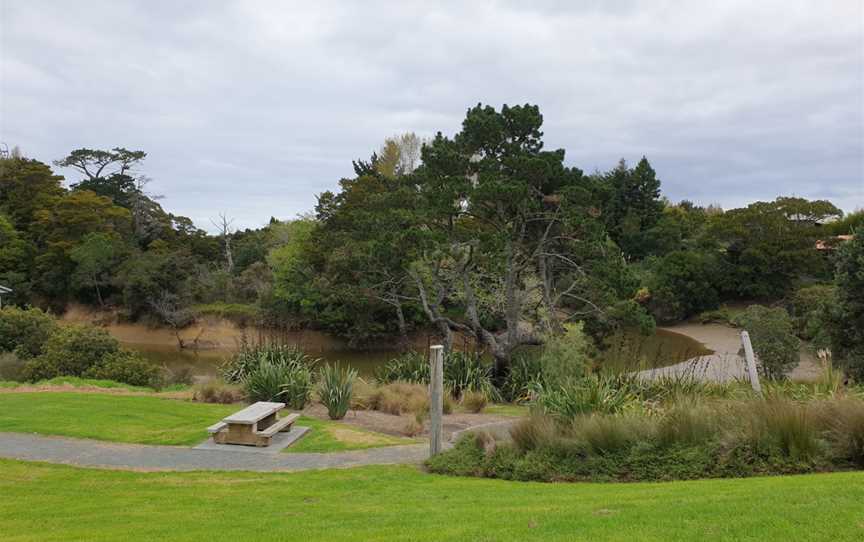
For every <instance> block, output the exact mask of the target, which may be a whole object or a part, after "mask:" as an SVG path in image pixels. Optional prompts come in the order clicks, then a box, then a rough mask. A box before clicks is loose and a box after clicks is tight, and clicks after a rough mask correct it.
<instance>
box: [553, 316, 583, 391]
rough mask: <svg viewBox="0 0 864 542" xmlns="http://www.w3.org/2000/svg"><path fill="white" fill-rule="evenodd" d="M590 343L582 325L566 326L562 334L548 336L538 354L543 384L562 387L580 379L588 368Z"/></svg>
mask: <svg viewBox="0 0 864 542" xmlns="http://www.w3.org/2000/svg"><path fill="white" fill-rule="evenodd" d="M591 347H592V343H591V340H590V339H589V338H588V336H587V335H586V334H585V333H584V332H583V331H582V324H581V323H578V324H567V325H565V327H564V333H562V334H555V335H551V336H548V337H547V338H546V342H545V344H544V345H543V351H542V353H541V354H540V367H541V374H542V375H543V384H544V385H547V386H564V385H567V384H568V383H569V382H571V381H574V380H578V379H580V378H582V377H583V376H584V375H585V373H586V371H587V370H588V368H589V367H590V353H591Z"/></svg>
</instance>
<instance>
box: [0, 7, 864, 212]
mask: <svg viewBox="0 0 864 542" xmlns="http://www.w3.org/2000/svg"><path fill="white" fill-rule="evenodd" d="M709 4H711V5H710V6H709ZM0 6H2V7H0V32H2V35H0V141H2V142H4V143H6V144H7V145H9V147H13V146H15V145H17V146H19V147H20V148H21V150H22V151H23V152H24V153H25V154H26V155H27V156H29V157H32V158H37V159H39V160H42V161H46V162H50V161H51V160H54V159H57V158H60V157H62V156H64V155H65V154H66V153H68V151H69V150H71V149H74V148H78V147H90V148H110V147H115V146H122V147H126V148H129V149H142V150H145V151H146V152H147V153H148V157H147V160H146V162H145V164H144V167H143V168H142V173H145V174H146V175H148V176H150V177H152V178H153V183H152V184H151V189H152V190H153V191H154V192H156V193H159V194H163V195H164V196H165V199H164V200H163V201H162V204H163V205H164V206H165V207H166V208H167V209H168V210H171V211H172V212H175V213H178V214H184V215H187V216H189V217H191V218H193V219H194V220H195V221H196V223H197V224H198V225H199V226H202V227H206V228H209V229H212V226H211V225H210V223H209V217H215V216H216V215H217V214H218V213H220V212H225V213H227V214H228V215H229V216H233V217H236V219H237V222H236V224H237V225H239V226H242V227H255V226H259V225H262V224H264V223H265V222H266V221H267V220H268V219H269V217H270V216H271V215H272V216H276V217H278V218H290V217H293V216H294V215H296V214H297V213H301V212H304V211H307V210H310V209H311V208H312V206H313V205H314V204H315V195H316V194H318V193H320V192H322V191H324V190H327V189H334V188H335V187H336V183H337V181H338V180H339V178H340V177H343V176H348V175H350V174H351V173H352V169H351V160H353V159H357V158H366V157H368V156H369V155H370V154H371V152H372V151H373V150H374V149H376V148H377V147H379V146H380V144H381V143H382V141H383V140H384V138H385V137H387V136H390V135H393V134H397V133H401V132H405V131H414V132H416V133H417V134H419V135H421V136H430V135H432V134H434V133H435V132H437V131H439V130H440V131H442V132H444V133H445V134H452V133H454V132H456V131H457V130H458V128H459V125H460V122H461V120H462V118H464V115H465V111H466V109H467V108H468V107H470V106H472V105H474V104H476V103H477V102H483V103H488V104H491V105H494V106H496V107H499V106H500V105H501V104H504V103H507V104H511V105H512V104H522V103H526V102H529V103H534V104H538V105H539V106H540V108H541V111H542V112H543V115H544V118H545V128H544V130H545V134H546V136H545V141H546V147H547V148H564V149H566V150H567V162H568V164H570V165H575V166H578V167H580V168H582V169H583V170H585V171H587V172H590V171H593V170H595V169H608V168H611V167H613V166H614V165H615V163H616V161H617V160H618V159H619V158H621V157H623V158H625V159H627V160H628V161H631V162H635V161H636V160H638V159H639V158H640V157H641V156H642V155H643V154H645V155H647V156H648V158H649V160H650V161H651V163H652V164H653V165H654V167H655V169H656V170H657V172H658V175H659V177H660V178H661V180H662V181H663V192H664V194H666V195H667V196H668V197H669V198H671V199H673V200H679V199H682V198H687V199H691V200H694V201H696V202H698V203H702V204H709V203H720V204H722V205H723V206H724V207H726V208H729V207H733V206H738V205H741V204H744V203H747V202H750V201H753V200H757V199H763V200H764V199H773V198H774V197H776V196H778V195H799V196H804V197H808V198H828V199H831V200H832V201H834V202H835V203H837V204H838V205H839V206H841V207H843V208H844V209H845V210H846V211H850V210H853V209H855V208H858V207H864V8H862V6H864V2H862V1H861V0H830V1H828V0H813V1H810V2H796V1H792V0H780V1H765V0H760V1H758V2H754V1H752V0H743V1H715V2H707V1H702V2H662V1H656V0H652V1H650V2H642V1H621V2H612V1H600V0H598V1H590V2H589V1H582V2H580V1H578V0H574V1H560V2H544V1H539V0H533V1H530V2H480V1H476V2H453V3H447V2H416V3H414V2H407V1H402V2H395V1H393V2H380V3H379V2H371V1H368V0H365V1H362V2H360V1H352V2H348V1H345V2H324V1H319V0H316V1H314V2H309V1H304V2H287V1H283V2H252V1H238V2H215V1H208V2H199V1H189V2H181V1H178V0H174V1H170V2H158V1H155V0H146V1H145V0H141V1H137V2H122V1H117V0H113V1H105V2H86V1H81V0H77V1H74V2H71V1H61V2H48V1H41V0H0ZM63 173H64V174H65V175H66V177H67V180H69V181H77V180H78V177H77V175H76V174H75V173H74V172H73V171H69V170H67V171H64V172H63Z"/></svg>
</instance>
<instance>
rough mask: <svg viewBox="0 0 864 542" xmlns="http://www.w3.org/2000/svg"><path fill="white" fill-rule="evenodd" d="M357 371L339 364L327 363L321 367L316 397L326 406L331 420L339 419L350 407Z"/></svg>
mask: <svg viewBox="0 0 864 542" xmlns="http://www.w3.org/2000/svg"><path fill="white" fill-rule="evenodd" d="M356 379H357V371H356V370H354V369H351V368H342V367H340V366H339V364H338V363H337V364H334V365H330V364H327V365H325V366H324V367H322V368H321V373H320V377H319V383H318V397H319V399H320V400H321V403H322V404H323V405H324V406H325V407H327V415H328V416H329V417H330V419H331V420H341V419H342V418H344V417H345V414H346V413H347V412H348V409H349V408H350V407H351V395H352V389H353V386H354V381H355V380H356Z"/></svg>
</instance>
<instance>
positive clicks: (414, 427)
mask: <svg viewBox="0 0 864 542" xmlns="http://www.w3.org/2000/svg"><path fill="white" fill-rule="evenodd" d="M422 432H423V422H422V421H420V420H417V419H416V418H409V419H408V420H407V421H406V422H405V425H404V426H403V427H402V434H403V435H405V436H406V437H416V436H417V435H419V434H420V433H422Z"/></svg>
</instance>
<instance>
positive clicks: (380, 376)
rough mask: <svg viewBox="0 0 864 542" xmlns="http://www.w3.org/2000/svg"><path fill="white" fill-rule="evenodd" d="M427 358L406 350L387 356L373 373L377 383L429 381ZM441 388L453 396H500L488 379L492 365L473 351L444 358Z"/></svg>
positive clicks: (495, 399)
mask: <svg viewBox="0 0 864 542" xmlns="http://www.w3.org/2000/svg"><path fill="white" fill-rule="evenodd" d="M430 369H431V367H430V364H429V360H428V358H427V357H426V356H424V355H423V354H422V353H420V352H417V351H413V350H412V351H407V352H404V353H402V354H400V355H399V356H398V357H396V358H393V359H391V360H390V361H389V362H387V363H386V364H385V365H383V366H382V367H379V368H378V369H377V371H376V373H375V378H376V380H378V381H379V382H381V383H384V384H388V383H391V382H397V381H399V382H410V383H416V384H428V383H429V371H430ZM444 387H445V388H446V389H447V390H448V391H449V392H450V393H451V394H453V395H454V396H455V397H461V396H462V394H463V393H465V392H477V393H482V394H484V395H485V396H486V397H487V398H488V399H489V400H492V401H497V400H500V398H501V395H500V393H499V391H498V389H497V388H496V387H495V385H494V384H493V382H492V365H491V363H489V362H488V361H487V360H484V359H483V358H482V357H481V356H480V355H479V354H477V353H475V352H451V353H450V354H447V355H446V356H445V357H444Z"/></svg>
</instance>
